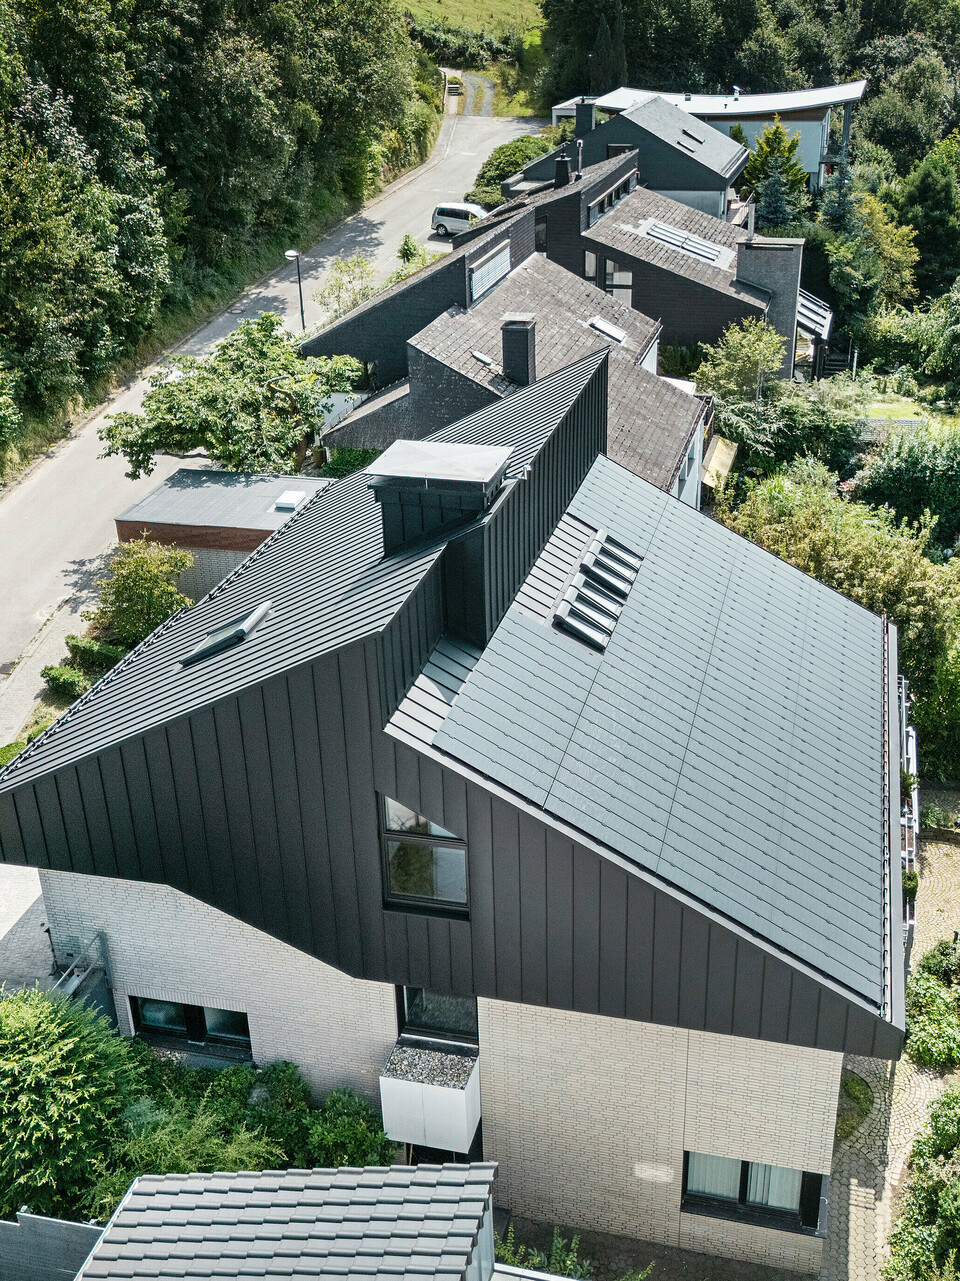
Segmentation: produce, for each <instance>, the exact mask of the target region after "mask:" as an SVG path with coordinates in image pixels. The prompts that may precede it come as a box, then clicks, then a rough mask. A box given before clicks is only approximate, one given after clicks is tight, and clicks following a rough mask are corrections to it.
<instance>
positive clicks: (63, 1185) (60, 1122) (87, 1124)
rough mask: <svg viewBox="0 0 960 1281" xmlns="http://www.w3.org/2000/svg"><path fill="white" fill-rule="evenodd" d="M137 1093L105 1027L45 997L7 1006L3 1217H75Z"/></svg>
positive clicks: (0, 1025) (13, 1000) (0, 1118)
mask: <svg viewBox="0 0 960 1281" xmlns="http://www.w3.org/2000/svg"><path fill="white" fill-rule="evenodd" d="M137 1084H138V1074H137V1070H136V1065H135V1064H134V1063H132V1062H131V1061H130V1060H129V1058H128V1056H127V1054H126V1053H125V1051H124V1045H123V1042H122V1041H121V1039H120V1038H119V1037H118V1036H117V1035H116V1033H115V1032H113V1031H112V1029H111V1028H110V1025H109V1024H108V1023H107V1021H106V1019H103V1018H100V1017H99V1016H97V1015H95V1014H93V1013H91V1011H90V1010H88V1009H86V1008H85V1007H84V1006H83V1005H80V1004H76V1003H74V1002H72V1001H69V1000H67V999H66V998H60V999H59V1000H53V999H51V998H50V997H49V996H48V995H47V994H46V993H45V992H41V991H40V990H33V991H25V992H19V993H17V994H16V995H15V996H7V997H3V998H0V1218H4V1219H12V1218H14V1216H15V1215H16V1212H17V1211H18V1210H19V1209H21V1207H22V1206H24V1205H27V1206H29V1208H30V1209H31V1210H32V1211H33V1212H34V1213H35V1214H53V1215H61V1216H63V1215H66V1216H70V1215H71V1214H73V1213H75V1212H76V1211H78V1210H79V1208H80V1205H81V1203H82V1201H83V1197H84V1194H85V1191H86V1187H87V1184H88V1180H89V1178H90V1164H91V1162H94V1161H97V1160H100V1159H104V1158H105V1157H106V1155H107V1153H108V1152H109V1151H110V1148H111V1145H112V1144H113V1142H114V1141H115V1140H116V1138H117V1136H118V1134H119V1133H120V1129H121V1119H122V1115H123V1112H124V1110H125V1108H126V1107H127V1105H128V1104H129V1102H130V1100H131V1098H132V1097H133V1095H134V1092H135V1089H136V1086H137Z"/></svg>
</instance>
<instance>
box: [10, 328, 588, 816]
mask: <svg viewBox="0 0 960 1281" xmlns="http://www.w3.org/2000/svg"><path fill="white" fill-rule="evenodd" d="M605 359H606V349H603V350H601V351H599V352H593V353H591V354H590V355H587V356H585V357H583V358H582V359H580V360H578V361H576V362H575V363H574V364H572V365H570V366H568V367H567V368H566V369H562V370H559V371H558V372H557V373H555V374H553V375H551V376H550V377H548V378H544V379H542V380H541V381H540V382H538V383H534V384H532V385H531V386H529V387H525V388H523V389H522V391H518V392H517V393H516V394H515V395H514V396H511V397H509V398H508V399H507V400H504V401H498V402H496V403H495V404H493V405H490V406H488V407H487V408H485V409H482V410H480V411H479V412H478V413H476V414H473V415H471V416H470V417H469V418H465V419H463V420H462V422H460V423H456V424H454V425H452V426H450V427H446V428H444V430H443V431H440V432H437V433H436V434H435V435H434V436H432V437H431V438H430V439H432V440H448V441H459V442H463V443H465V444H509V445H511V446H512V447H513V453H512V455H511V458H510V462H509V464H508V467H507V472H506V475H507V478H508V479H509V478H512V477H518V476H521V475H522V474H523V471H524V468H525V466H526V465H527V464H528V463H531V462H532V461H533V459H534V458H535V457H536V455H537V454H538V452H539V451H540V450H541V449H542V448H543V446H544V444H545V443H546V442H547V440H549V438H550V435H551V433H552V432H553V430H554V428H555V427H556V426H557V425H558V424H559V422H560V421H561V420H562V419H563V417H564V415H565V414H566V413H567V412H568V410H569V409H570V407H571V406H572V405H573V404H574V402H575V401H576V399H577V397H578V396H579V395H580V393H581V392H582V391H583V389H584V388H585V387H586V385H587V383H588V382H589V381H590V379H591V378H592V376H593V375H594V373H595V372H596V370H597V368H598V366H599V365H600V364H601V363H602V362H603V361H604V360H605ZM449 536H450V535H449V532H447V531H440V532H438V534H437V536H436V537H435V538H426V539H425V540H423V541H422V542H419V543H417V544H413V545H411V546H408V547H403V548H401V549H399V550H398V551H397V552H395V553H394V554H392V555H390V556H388V557H384V556H383V529H382V524H381V516H380V511H379V508H378V506H377V503H376V502H375V500H374V498H373V494H372V492H371V491H370V489H369V488H368V483H367V478H366V476H365V474H364V473H363V472H361V473H359V474H357V475H354V476H350V477H347V478H346V479H345V480H342V481H338V482H336V483H334V484H332V485H329V486H327V487H326V488H324V489H322V490H320V491H319V492H318V493H317V494H316V495H315V496H314V497H313V498H312V499H311V500H310V501H309V502H307V503H306V504H304V506H303V507H301V508H300V509H299V510H298V511H297V512H295V513H294V515H293V516H292V517H291V518H290V520H289V521H287V522H286V523H285V524H284V525H283V526H282V527H281V528H280V529H279V530H277V531H276V532H275V533H274V534H272V535H271V536H270V537H269V538H267V539H266V541H265V542H263V543H262V544H261V545H260V546H259V547H258V548H257V549H256V551H254V552H252V553H251V554H250V555H249V556H248V557H247V558H246V560H244V561H242V562H241V564H240V565H238V566H237V568H236V569H235V570H234V571H233V573H232V574H230V575H229V576H228V577H227V578H225V579H224V581H223V582H222V583H220V584H218V585H217V586H216V587H215V588H214V589H213V591H212V592H210V594H209V595H208V596H205V597H204V598H203V600H201V601H198V602H197V604H196V605H194V606H193V607H192V608H191V609H187V610H184V611H182V612H181V613H179V614H176V615H174V616H173V617H172V618H170V619H168V621H167V622H166V623H164V624H163V625H162V626H161V627H160V628H158V629H157V631H155V632H153V633H152V634H151V635H150V636H149V637H147V639H146V640H145V641H144V642H143V643H142V644H141V645H140V646H138V647H137V649H135V650H134V651H133V652H132V653H131V654H129V655H128V656H127V657H126V658H125V659H123V660H122V661H121V662H120V663H119V664H118V665H117V666H116V667H115V668H113V669H112V670H111V671H110V672H108V673H107V674H106V676H104V677H103V678H102V679H101V680H99V681H98V682H97V684H96V685H94V686H93V688H92V689H90V690H89V691H88V692H87V693H86V694H84V695H83V697H82V698H80V699H79V700H78V701H77V702H76V703H74V704H73V706H72V707H71V708H69V709H68V711H66V712H65V713H64V714H63V716H61V717H59V718H58V719H57V720H56V721H54V722H53V724H52V725H51V727H50V728H49V729H48V730H46V731H45V732H44V733H43V734H42V735H41V736H40V737H39V738H37V739H35V740H34V741H33V743H31V744H30V746H29V747H27V748H26V749H25V750H24V751H23V752H21V753H20V755H19V756H16V757H14V759H13V760H12V761H11V762H10V764H9V765H8V766H7V767H6V769H5V770H4V771H3V772H2V773H0V792H4V791H9V790H10V789H12V788H15V787H18V786H19V785H20V784H21V783H24V782H27V781H29V780H32V779H36V778H38V777H40V776H42V775H44V774H47V773H49V772H51V771H52V770H56V769H59V768H61V767H62V766H64V765H67V764H71V763H74V762H76V761H78V760H81V759H84V758H85V757H88V756H91V755H93V754H95V753H97V752H101V751H103V750H104V749H105V748H106V747H108V746H110V745H112V744H116V743H120V742H123V741H124V740H126V739H128V738H131V737H134V736H137V735H140V734H143V733H144V732H145V731H147V730H148V729H150V728H152V727H155V726H157V725H161V724H165V723H167V722H169V721H171V720H174V719H175V718H177V717H180V716H185V715H187V714H188V713H189V712H192V711H195V710H197V709H198V708H200V707H205V706H208V705H209V704H211V703H214V702H216V701H218V700H219V699H223V698H227V697H229V696H231V695H233V694H236V693H237V692H239V691H240V690H242V689H246V688H249V687H250V686H252V685H257V684H260V683H261V682H263V681H265V680H268V679H269V678H270V677H272V676H275V675H277V674H278V673H280V672H284V671H288V670H290V669H291V668H294V667H297V666H299V665H301V664H303V663H306V662H309V661H311V660H313V659H315V658H317V657H319V656H320V655H322V654H325V653H329V652H331V651H332V650H334V649H338V648H340V647H342V646H344V645H347V644H349V643H351V642H352V641H356V640H360V639H362V638H364V637H366V636H369V635H372V634H374V633H376V632H378V631H379V630H380V629H382V628H383V627H385V626H386V625H387V624H388V623H389V622H390V621H391V619H392V618H393V617H394V616H395V614H396V613H397V610H398V609H399V608H400V607H401V606H402V605H403V604H404V602H405V601H406V600H407V599H408V597H409V596H410V594H411V593H412V592H413V590H414V589H415V588H416V586H417V585H418V584H419V583H420V582H421V580H422V579H423V577H424V576H425V575H426V574H427V572H428V571H429V570H430V569H431V568H432V566H433V565H434V564H435V563H436V561H437V560H438V558H439V557H440V556H441V554H442V552H443V549H444V546H445V545H446V542H447V540H448V538H449ZM264 601H270V603H271V605H272V612H271V613H270V615H269V616H268V617H267V618H266V619H265V620H264V621H263V622H262V623H261V624H260V625H259V626H258V627H257V628H256V630H255V631H254V632H253V633H252V634H251V635H250V636H249V637H248V639H246V640H245V641H243V643H242V644H240V645H237V646H235V647H233V648H232V649H229V650H226V651H224V652H222V653H220V654H216V655H213V656H212V657H210V658H208V659H205V660H204V661H203V662H199V663H196V664H194V665H192V666H189V667H183V666H181V662H180V660H181V659H182V658H183V657H184V656H185V655H186V654H187V653H189V651H190V650H191V649H193V648H194V646H196V645H197V644H198V643H199V642H200V641H201V640H203V639H204V637H206V636H207V635H209V634H210V633H211V632H213V631H215V630H216V629H217V628H220V627H223V626H225V625H226V624H227V623H230V622H232V621H233V620H235V619H237V618H241V617H244V616H245V615H246V614H249V613H250V611H251V610H253V609H256V608H257V606H258V605H260V604H262V603H263V602H264Z"/></svg>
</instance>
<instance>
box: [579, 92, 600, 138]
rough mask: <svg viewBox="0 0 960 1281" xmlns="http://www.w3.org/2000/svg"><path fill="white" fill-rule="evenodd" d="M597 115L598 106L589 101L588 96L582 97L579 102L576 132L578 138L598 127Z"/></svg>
mask: <svg viewBox="0 0 960 1281" xmlns="http://www.w3.org/2000/svg"><path fill="white" fill-rule="evenodd" d="M596 123H597V117H596V108H595V107H594V105H593V103H592V102H587V100H586V98H581V99H580V101H579V102H578V103H577V122H576V128H575V133H576V135H577V137H578V138H582V137H583V135H584V134H585V133H589V132H590V130H591V129H594V128H596Z"/></svg>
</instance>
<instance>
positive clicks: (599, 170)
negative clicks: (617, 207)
mask: <svg viewBox="0 0 960 1281" xmlns="http://www.w3.org/2000/svg"><path fill="white" fill-rule="evenodd" d="M571 150H572V151H573V155H574V159H573V160H572V161H571V165H570V173H571V180H570V182H568V183H567V185H566V186H565V187H555V186H554V185H553V177H552V176H551V177H550V178H548V179H545V180H544V181H543V182H542V183H537V184H535V185H533V186H531V187H529V188H528V189H526V190H524V191H521V192H519V193H518V194H517V195H515V196H512V197H511V198H510V199H509V200H505V201H504V203H503V204H502V205H497V207H496V209H494V210H493V213H492V214H491V215H490V216H491V217H494V216H496V217H497V218H498V219H502V218H503V216H504V215H505V214H508V213H510V212H511V211H516V212H517V213H519V212H520V211H521V210H522V209H530V208H536V207H539V206H540V205H548V204H550V203H551V201H554V200H562V199H563V198H564V196H571V195H573V194H574V193H575V192H579V193H580V194H581V195H582V194H583V193H584V192H588V193H589V192H590V191H591V190H592V189H593V187H594V186H595V185H597V184H599V183H602V182H604V181H605V180H606V178H607V177H608V176H609V175H610V174H612V173H615V172H616V171H617V170H618V169H622V168H623V161H624V156H625V155H628V154H629V153H628V152H624V153H621V154H620V155H619V156H611V157H610V159H609V160H600V161H598V162H597V163H596V164H595V165H584V167H583V176H582V177H581V178H580V180H579V181H577V180H576V178H575V177H574V175H575V173H576V143H569V142H567V143H564V144H563V145H562V146H560V147H557V148H556V150H555V151H552V152H550V153H548V155H547V156H541V157H540V159H539V161H538V162H537V163H539V164H542V163H543V161H544V160H548V159H549V158H550V157H551V156H553V157H556V156H560V155H565V156H567V157H568V158H569V156H570V154H571ZM522 174H523V170H522V169H521V170H519V171H518V173H515V174H513V175H512V176H511V177H510V178H506V179H505V180H504V182H503V184H502V185H503V186H504V187H509V186H510V185H511V184H512V183H513V182H514V180H515V179H519V178H520V177H521V176H522Z"/></svg>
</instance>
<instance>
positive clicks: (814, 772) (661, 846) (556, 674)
mask: <svg viewBox="0 0 960 1281" xmlns="http://www.w3.org/2000/svg"><path fill="white" fill-rule="evenodd" d="M568 512H569V514H570V516H572V517H574V518H576V519H577V520H578V521H580V522H583V524H584V525H586V526H588V527H592V528H601V527H602V528H605V529H607V530H608V531H609V532H610V533H611V534H613V536H614V537H615V538H617V539H618V540H619V541H620V542H622V543H624V544H626V545H627V546H629V547H630V548H631V549H633V550H635V551H638V552H639V553H641V554H642V555H643V557H644V559H643V562H642V564H641V567H640V571H639V574H638V576H637V579H636V581H635V582H634V584H633V587H632V589H631V591H630V594H629V597H628V599H627V603H626V605H625V606H624V609H623V612H622V614H621V615H620V618H619V620H618V623H617V626H616V628H615V629H614V630H613V634H612V636H611V639H610V642H609V644H608V646H607V649H606V651H605V652H604V653H603V654H599V653H597V652H596V651H594V650H592V649H590V648H588V647H587V646H586V645H583V644H581V643H579V642H578V641H576V640H574V639H572V638H571V637H569V636H567V635H564V634H562V633H560V632H558V631H557V630H556V629H555V628H553V627H551V626H550V623H549V618H543V617H534V616H532V615H531V613H530V612H529V610H527V609H525V608H524V607H522V606H521V605H519V604H515V605H514V606H513V607H512V608H511V609H510V610H509V611H508V613H507V615H506V616H505V618H504V619H503V621H502V623H501V624H500V626H499V627H498V628H497V630H496V631H495V632H494V634H493V637H492V638H491V640H490V642H489V644H488V645H487V646H486V649H485V651H484V653H483V655H482V657H481V658H480V659H479V660H478V661H477V662H476V663H475V665H474V666H473V668H472V670H471V671H470V672H469V674H468V675H467V676H466V678H465V679H464V681H463V683H462V685H461V687H460V689H459V691H458V692H457V694H456V697H455V698H454V699H453V702H452V705H451V706H450V707H449V709H448V710H447V711H446V713H445V715H444V716H443V718H442V723H441V724H440V727H439V729H437V730H436V732H435V733H434V735H433V737H432V746H433V747H434V748H435V749H436V750H437V751H439V752H441V753H443V754H444V755H445V756H447V757H448V758H450V759H452V760H457V761H460V762H462V763H463V764H464V765H466V766H468V767H469V768H470V769H472V770H474V771H476V772H477V773H479V774H481V775H483V776H485V777H487V778H489V779H491V780H492V781H493V782H495V783H497V784H498V785H500V786H502V787H504V788H506V789H507V790H508V791H511V792H514V793H516V794H518V795H520V796H522V797H523V798H525V799H526V800H527V801H528V802H531V803H533V804H534V805H535V806H537V807H539V808H540V809H541V810H542V811H543V812H544V813H545V814H546V815H550V816H553V817H555V818H557V819H559V820H561V821H562V822H563V823H565V824H569V825H570V826H572V827H573V828H575V829H577V830H580V831H582V832H584V833H585V834H586V835H588V836H589V837H591V838H592V839H594V840H597V841H599V842H601V843H602V844H603V845H605V846H607V847H609V848H610V849H612V850H615V851H617V852H619V853H620V854H622V855H625V856H626V857H627V858H629V859H631V860H632V861H634V862H636V863H637V864H639V865H640V866H641V867H644V868H646V869H648V870H650V871H652V872H654V873H655V874H656V875H657V876H658V877H661V878H662V879H663V880H664V881H666V882H667V883H669V884H672V885H674V886H676V887H677V888H679V889H680V890H682V891H683V892H684V893H688V894H690V895H692V896H693V897H694V898H695V899H696V900H698V901H700V902H703V903H705V904H707V905H708V906H710V907H712V908H713V909H715V910H717V911H719V912H721V913H722V914H724V915H726V916H728V917H729V918H730V919H732V920H735V921H737V922H738V923H740V924H741V925H744V926H746V927H747V928H748V929H749V930H751V931H753V932H754V933H755V934H757V935H759V936H760V937H762V938H764V939H766V940H768V941H769V942H771V943H772V944H773V945H774V946H775V947H777V948H779V949H781V950H782V951H783V952H784V953H787V954H789V955H791V956H794V957H796V958H798V959H799V960H801V961H803V962H804V963H805V964H807V965H809V966H811V968H813V969H814V970H816V971H817V972H819V973H822V974H825V975H826V976H827V977H829V978H830V979H832V980H834V981H836V982H838V983H840V984H841V985H842V986H844V987H846V988H847V989H849V990H851V991H853V992H856V993H857V994H858V995H859V996H860V997H862V998H863V999H865V1000H866V1001H868V1002H869V1003H870V1004H871V1005H872V1006H873V1007H874V1008H876V1009H880V1008H882V1006H883V1003H884V999H885V981H884V955H883V950H884V935H885V928H886V927H885V921H886V904H885V902H884V894H883V869H884V860H885V857H886V846H885V837H884V827H883V806H884V762H883V747H882V745H883V741H884V705H883V704H884V669H883V662H884V652H885V649H884V645H885V635H884V624H883V621H882V620H881V619H879V618H877V617H876V616H875V615H873V614H870V613H869V612H868V611H866V610H864V609H862V608H861V607H859V606H857V605H855V604H853V603H852V602H851V601H849V600H847V599H846V598H844V597H842V596H840V595H839V594H837V593H835V592H833V591H831V590H830V589H829V588H826V587H824V586H822V585H821V584H819V583H817V582H816V581H815V580H814V579H812V578H809V577H808V576H807V575H805V574H802V573H801V572H800V571H799V570H796V569H794V568H793V567H792V566H790V565H787V564H786V563H785V562H783V561H781V560H779V559H778V558H776V557H775V556H772V555H771V554H769V553H767V552H765V551H763V550H762V549H760V548H758V547H756V546H754V545H753V544H751V543H749V542H747V541H746V540H744V539H742V538H739V537H738V536H737V535H735V534H733V533H732V532H731V531H729V530H727V529H725V528H724V527H723V526H721V525H718V524H716V523H715V522H713V521H711V520H709V519H706V518H704V517H702V516H701V515H700V514H699V513H697V512H694V511H692V510H691V509H689V508H687V507H685V505H684V504H682V503H679V502H677V501H676V500H675V499H671V498H669V497H668V496H666V495H664V494H662V493H661V492H659V491H658V490H656V489H655V488H654V487H653V486H651V485H648V484H646V483H645V482H643V481H641V480H639V479H638V478H636V477H633V476H630V475H629V474H628V473H627V472H626V471H624V470H623V469H622V468H620V467H618V466H617V465H616V464H615V463H612V462H610V461H609V460H607V459H604V458H599V459H597V461H596V463H595V464H594V466H593V468H592V469H591V471H590V473H589V475H588V476H587V479H586V480H585V481H584V483H583V485H582V486H581V488H580V490H579V492H578V494H577V496H576V498H575V499H574V501H573V503H571V505H570V507H569V509H568ZM546 554H547V551H546V549H545V552H544V555H546ZM539 572H540V570H539V565H538V566H535V567H534V570H533V571H531V577H533V576H535V575H536V574H537V573H539ZM851 709H856V715H854V716H851ZM409 711H410V708H409V704H408V703H406V702H405V703H404V704H401V708H400V709H398V713H399V714H404V713H409ZM420 737H421V741H422V737H423V736H422V734H421V735H420Z"/></svg>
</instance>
